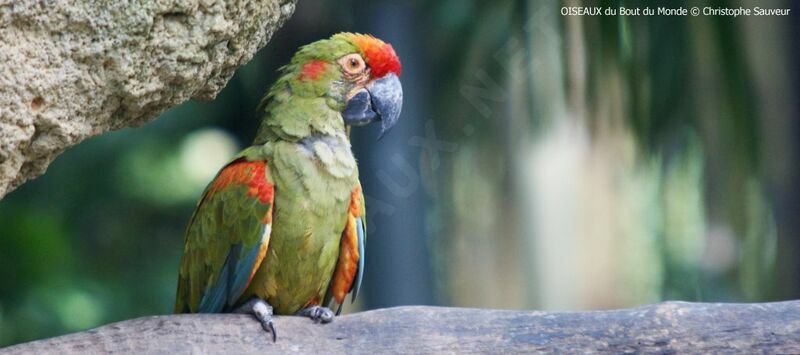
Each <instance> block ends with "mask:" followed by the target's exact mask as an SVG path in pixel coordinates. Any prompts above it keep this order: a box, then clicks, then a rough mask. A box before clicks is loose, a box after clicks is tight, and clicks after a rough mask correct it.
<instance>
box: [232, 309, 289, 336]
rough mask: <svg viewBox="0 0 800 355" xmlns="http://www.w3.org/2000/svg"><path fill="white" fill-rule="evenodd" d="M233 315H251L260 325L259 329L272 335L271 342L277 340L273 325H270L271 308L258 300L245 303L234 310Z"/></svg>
mask: <svg viewBox="0 0 800 355" xmlns="http://www.w3.org/2000/svg"><path fill="white" fill-rule="evenodd" d="M233 313H240V314H252V315H253V316H255V317H256V319H258V322H259V323H261V328H264V330H266V331H267V333H272V342H273V343H274V342H275V341H276V340H277V339H278V334H277V333H275V325H274V324H273V323H272V306H270V305H269V303H267V301H264V300H262V299H260V298H253V299H251V300H249V301H247V303H245V304H243V305H241V306H239V307H238V308H236V309H235V310H234V311H233Z"/></svg>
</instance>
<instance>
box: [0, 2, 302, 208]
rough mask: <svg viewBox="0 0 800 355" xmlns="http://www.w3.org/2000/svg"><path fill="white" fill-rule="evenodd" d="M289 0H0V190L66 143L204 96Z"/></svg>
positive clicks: (273, 25)
mask: <svg viewBox="0 0 800 355" xmlns="http://www.w3.org/2000/svg"><path fill="white" fill-rule="evenodd" d="M295 2H296V0H120V1H92V0H79V1H76V0H0V198H2V197H3V196H5V195H6V194H7V193H8V192H10V191H11V190H13V189H14V188H16V187H17V186H19V185H20V184H22V183H23V182H25V181H26V180H28V179H31V178H34V177H36V176H39V175H41V174H43V173H44V171H45V170H46V169H47V166H48V165H49V164H50V163H51V162H52V161H53V159H54V158H55V157H56V156H57V155H58V154H60V153H61V152H63V151H64V150H65V149H67V148H69V147H70V146H72V145H75V144H77V143H78V142H80V141H82V140H84V139H86V138H89V137H92V136H95V135H98V134H101V133H103V132H106V131H110V130H115V129H119V128H123V127H135V126H139V125H142V124H144V123H146V122H148V121H150V120H152V119H154V118H156V117H157V116H158V115H159V114H160V113H162V112H163V111H164V110H166V109H167V108H169V107H172V106H174V105H177V104H179V103H182V102H184V101H186V100H188V99H190V98H192V99H198V100H210V99H213V98H214V97H215V96H216V94H217V93H218V92H219V91H220V90H221V89H222V88H223V87H224V86H225V84H226V83H227V82H228V80H229V79H230V78H231V76H233V72H234V70H236V68H238V67H239V66H241V65H243V64H244V63H246V62H247V61H248V60H250V58H252V56H253V55H254V54H255V52H256V51H257V50H258V49H260V48H261V47H263V46H264V45H266V43H267V42H268V41H269V39H270V38H271V36H272V34H273V33H274V32H275V31H276V30H277V29H278V28H279V27H280V26H281V25H282V24H283V22H284V21H285V20H286V19H287V18H289V16H291V14H292V13H293V12H294V6H295Z"/></svg>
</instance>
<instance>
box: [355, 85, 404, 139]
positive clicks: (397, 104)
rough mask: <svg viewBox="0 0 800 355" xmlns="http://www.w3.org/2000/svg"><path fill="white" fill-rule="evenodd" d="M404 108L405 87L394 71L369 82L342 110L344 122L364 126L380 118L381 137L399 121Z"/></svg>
mask: <svg viewBox="0 0 800 355" xmlns="http://www.w3.org/2000/svg"><path fill="white" fill-rule="evenodd" d="M402 109H403V87H402V86H401V85H400V79H399V78H398V77H397V75H395V74H394V73H389V74H386V75H385V76H383V77H382V78H380V79H377V80H374V81H372V82H371V83H369V84H367V86H366V87H365V89H362V90H361V91H359V92H358V93H356V94H355V95H353V97H351V98H350V100H348V101H347V106H346V107H345V109H344V111H342V118H344V123H346V124H349V125H353V126H362V125H366V124H368V123H371V122H374V121H377V120H380V121H381V134H380V136H379V137H378V139H380V138H381V137H383V135H384V134H386V132H388V131H389V130H390V129H391V128H392V127H393V126H394V125H395V123H397V119H398V118H399V117H400V111H401V110H402Z"/></svg>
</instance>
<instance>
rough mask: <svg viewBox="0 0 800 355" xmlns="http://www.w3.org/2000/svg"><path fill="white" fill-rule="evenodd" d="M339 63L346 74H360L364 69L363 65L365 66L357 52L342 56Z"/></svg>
mask: <svg viewBox="0 0 800 355" xmlns="http://www.w3.org/2000/svg"><path fill="white" fill-rule="evenodd" d="M339 65H341V66H342V69H344V71H345V72H347V73H348V74H360V73H361V72H363V71H364V67H365V66H366V65H365V63H364V59H361V55H359V54H358V53H352V54H348V55H346V56H344V57H342V58H341V59H339Z"/></svg>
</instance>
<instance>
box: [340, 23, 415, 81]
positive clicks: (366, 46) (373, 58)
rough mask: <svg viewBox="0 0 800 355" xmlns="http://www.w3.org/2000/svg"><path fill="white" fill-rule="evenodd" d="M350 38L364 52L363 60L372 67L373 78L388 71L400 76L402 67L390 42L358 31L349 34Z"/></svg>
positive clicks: (381, 75)
mask: <svg viewBox="0 0 800 355" xmlns="http://www.w3.org/2000/svg"><path fill="white" fill-rule="evenodd" d="M350 40H351V41H352V42H353V44H355V45H356V46H357V47H358V48H359V49H360V50H361V52H362V53H364V57H365V58H364V60H366V61H367V64H369V66H370V68H372V77H373V78H380V77H383V76H384V75H386V74H388V73H389V72H392V73H395V74H396V75H397V76H400V72H401V71H402V70H403V68H402V65H401V64H400V59H399V58H397V54H395V52H394V48H392V45H391V44H388V43H385V42H384V41H381V40H379V39H377V38H375V37H372V36H370V35H363V34H358V33H354V34H351V35H350Z"/></svg>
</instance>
